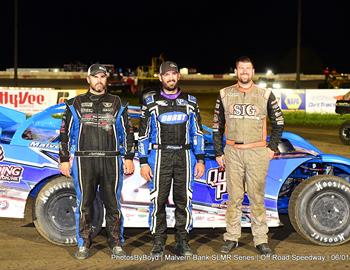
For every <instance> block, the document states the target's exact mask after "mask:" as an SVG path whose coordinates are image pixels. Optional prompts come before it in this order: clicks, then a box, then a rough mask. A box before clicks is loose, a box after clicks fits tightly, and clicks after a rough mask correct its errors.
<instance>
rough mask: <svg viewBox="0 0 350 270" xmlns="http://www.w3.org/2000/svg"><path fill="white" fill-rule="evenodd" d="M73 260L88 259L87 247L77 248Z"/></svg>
mask: <svg viewBox="0 0 350 270" xmlns="http://www.w3.org/2000/svg"><path fill="white" fill-rule="evenodd" d="M74 256H75V258H77V259H78V260H85V259H86V258H87V257H89V248H87V247H84V246H82V247H78V248H77V250H76V252H75V253H74Z"/></svg>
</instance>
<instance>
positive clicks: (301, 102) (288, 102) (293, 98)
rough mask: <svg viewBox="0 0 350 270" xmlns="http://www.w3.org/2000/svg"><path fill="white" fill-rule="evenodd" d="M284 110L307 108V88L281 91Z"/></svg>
mask: <svg viewBox="0 0 350 270" xmlns="http://www.w3.org/2000/svg"><path fill="white" fill-rule="evenodd" d="M281 109H282V110H291V111H296V110H305V90H294V89H293V90H292V89H283V90H282V93H281Z"/></svg>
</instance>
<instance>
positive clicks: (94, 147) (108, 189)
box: [59, 64, 134, 259]
mask: <svg viewBox="0 0 350 270" xmlns="http://www.w3.org/2000/svg"><path fill="white" fill-rule="evenodd" d="M107 77H108V73H107V70H106V68H105V67H104V66H102V65H98V64H94V65H92V66H91V67H90V68H89V71H88V77H87V81H88V83H89V84H90V89H89V91H88V92H87V93H86V94H82V95H79V96H77V97H75V98H73V99H70V100H68V101H67V102H66V104H67V108H66V111H65V114H64V116H63V119H62V126H61V130H60V138H61V144H60V151H59V155H60V170H61V172H62V174H64V175H66V176H67V177H69V176H70V171H71V170H72V175H73V182H74V187H75V190H76V193H77V209H76V212H75V218H76V225H77V243H78V249H77V251H76V253H75V257H76V258H77V259H85V258H87V257H88V255H89V248H90V245H91V232H92V227H91V219H92V211H93V202H94V200H95V196H96V192H97V188H98V185H99V191H100V194H101V197H102V200H103V203H104V206H105V209H106V231H107V237H108V245H109V247H110V249H111V250H112V254H113V255H115V256H120V255H125V252H124V251H123V250H122V248H121V244H122V243H121V242H122V241H123V222H122V221H123V218H122V213H121V209H120V193H121V188H122V183H123V161H122V159H121V156H120V155H121V154H124V157H125V161H124V172H125V173H128V174H131V173H133V171H134V165H133V157H134V153H133V148H134V133H133V129H132V126H131V125H130V121H129V119H128V115H127V109H126V107H123V106H122V104H121V100H120V98H119V97H117V96H113V95H110V94H108V93H107V92H106V82H107ZM121 146H122V147H121ZM73 153H74V160H73V165H72V167H71V164H70V156H71V154H73Z"/></svg>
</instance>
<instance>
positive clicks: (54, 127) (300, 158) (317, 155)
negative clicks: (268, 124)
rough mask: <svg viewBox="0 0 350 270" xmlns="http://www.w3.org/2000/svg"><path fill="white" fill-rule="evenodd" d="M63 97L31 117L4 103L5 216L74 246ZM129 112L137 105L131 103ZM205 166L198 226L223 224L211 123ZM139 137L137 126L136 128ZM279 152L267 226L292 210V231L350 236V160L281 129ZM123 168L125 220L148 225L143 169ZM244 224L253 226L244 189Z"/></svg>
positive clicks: (319, 239) (197, 198)
mask: <svg viewBox="0 0 350 270" xmlns="http://www.w3.org/2000/svg"><path fill="white" fill-rule="evenodd" d="M64 108H65V106H64V105H63V104H59V105H55V106H52V107H49V108H48V109H46V110H45V111H43V112H40V113H38V114H35V115H33V116H32V117H30V118H28V119H27V118H26V116H25V114H24V113H21V112H18V111H15V110H12V109H7V108H4V107H0V216H1V217H13V218H23V217H27V214H28V213H29V214H31V216H30V218H31V221H33V222H34V224H35V227H36V228H37V230H38V232H39V233H40V234H41V235H42V236H43V237H44V238H46V239H47V240H48V241H50V242H52V243H55V244H58V245H75V244H76V239H75V222H74V208H75V205H76V202H75V191H74V188H73V183H72V179H70V178H67V177H64V176H62V175H61V174H60V172H59V170H58V144H59V128H60V124H61V116H62V113H63V111H64ZM129 113H130V115H131V116H132V118H135V119H137V118H138V117H139V115H140V110H139V108H138V107H129ZM203 128H204V131H205V143H206V173H205V175H204V176H203V177H202V178H200V179H195V181H194V188H193V219H194V220H193V222H194V223H193V225H194V227H195V228H217V227H225V225H226V224H225V212H226V202H227V199H228V198H227V190H226V178H225V171H223V170H222V169H220V168H219V167H218V164H217V163H216V161H215V156H214V148H213V143H212V130H211V129H210V128H208V127H206V126H203ZM135 137H136V138H137V132H136V134H135ZM279 151H280V154H278V155H277V156H275V157H274V159H272V160H271V162H270V168H269V171H268V175H267V178H266V191H265V206H266V209H267V221H268V225H269V226H270V227H277V226H280V225H281V223H280V220H279V214H283V213H288V214H289V218H290V220H291V223H292V225H293V226H294V228H295V230H296V231H297V232H298V233H299V234H300V235H301V236H303V237H304V238H305V239H307V240H309V241H311V242H313V243H315V244H319V245H327V246H332V245H339V244H343V243H345V242H347V241H349V240H350V184H349V179H350V160H349V159H347V158H344V157H341V156H336V155H330V154H324V153H322V152H321V151H320V150H319V149H317V148H316V147H315V146H313V145H312V144H310V143H309V142H307V141H306V140H304V139H303V138H301V137H300V136H298V135H296V134H293V133H289V132H284V133H283V138H282V140H281V142H280V144H279ZM134 163H135V173H134V174H133V175H125V177H124V179H123V189H122V198H121V201H122V211H123V215H124V226H125V227H148V206H149V202H150V199H149V198H150V196H149V190H148V187H147V183H146V181H145V180H144V179H143V178H142V177H141V176H140V173H139V166H138V163H139V160H138V157H137V156H136V157H135V159H134ZM167 211H168V215H167V216H168V224H169V226H174V223H175V220H174V206H173V200H172V196H170V197H169V206H168V207H167ZM243 211H244V213H243V215H242V226H244V227H249V226H250V225H251V223H250V211H249V200H248V198H247V196H246V197H245V199H244V202H243ZM103 221H104V209H103V204H102V202H101V199H100V198H99V196H97V197H96V200H95V202H94V218H93V229H94V234H95V235H96V234H97V233H98V232H99V230H100V229H101V227H102V225H103Z"/></svg>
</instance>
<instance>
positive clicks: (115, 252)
mask: <svg viewBox="0 0 350 270" xmlns="http://www.w3.org/2000/svg"><path fill="white" fill-rule="evenodd" d="M111 251H112V257H122V256H126V252H125V251H124V250H123V249H122V247H121V246H115V247H113V248H112V249H111Z"/></svg>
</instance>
